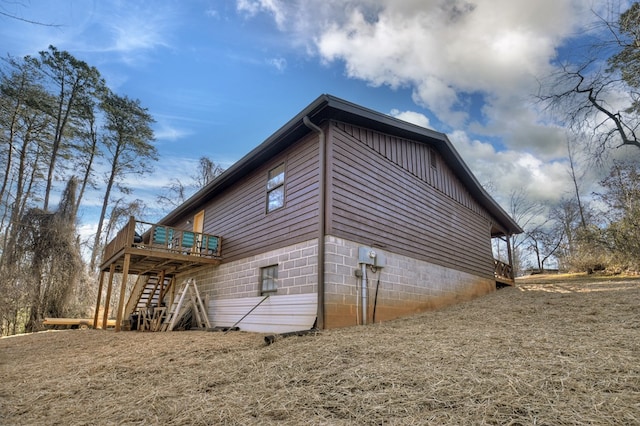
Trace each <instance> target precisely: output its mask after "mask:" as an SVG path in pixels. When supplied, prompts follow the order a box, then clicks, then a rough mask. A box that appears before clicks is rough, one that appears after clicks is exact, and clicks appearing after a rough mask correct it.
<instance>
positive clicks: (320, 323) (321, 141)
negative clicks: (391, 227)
mask: <svg viewBox="0 0 640 426" xmlns="http://www.w3.org/2000/svg"><path fill="white" fill-rule="evenodd" d="M302 122H303V123H304V125H305V126H307V127H308V128H309V129H311V130H313V131H315V132H317V133H318V311H317V316H316V318H317V324H316V326H317V328H319V329H320V330H322V329H324V246H325V244H324V236H325V233H326V228H325V212H326V205H327V195H326V182H325V180H326V179H325V168H326V166H325V164H326V155H327V154H326V138H325V135H324V131H323V130H322V129H321V128H320V127H318V126H316V125H315V124H313V123H312V122H311V120H310V119H309V117H308V116H306V115H305V116H304V117H303V118H302Z"/></svg>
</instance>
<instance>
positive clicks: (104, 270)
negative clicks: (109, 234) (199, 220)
mask: <svg viewBox="0 0 640 426" xmlns="http://www.w3.org/2000/svg"><path fill="white" fill-rule="evenodd" d="M221 250H222V238H221V237H219V236H216V235H211V234H205V233H201V232H193V231H189V230H185V229H179V228H174V227H170V226H166V225H161V224H155V223H148V222H142V221H137V220H135V218H134V217H131V218H130V219H129V222H128V223H127V225H126V226H125V227H124V228H122V229H121V230H120V231H119V232H118V234H117V235H116V237H115V238H114V239H113V240H112V241H110V242H109V244H107V246H106V247H105V249H104V253H103V256H102V263H101V264H100V283H99V285H98V299H97V301H96V314H95V317H94V320H93V326H94V327H96V326H97V324H98V320H99V318H98V316H99V315H98V313H97V312H99V310H100V306H101V305H103V306H106V307H108V306H109V305H110V300H111V293H112V291H113V284H114V283H113V281H114V277H115V276H116V275H120V294H119V301H118V308H117V312H116V313H115V317H116V322H115V329H116V331H119V330H120V329H121V327H122V323H123V321H125V318H126V317H127V315H128V314H129V313H130V311H131V309H130V306H134V305H136V303H137V301H138V299H139V298H140V291H139V290H140V288H142V287H144V283H145V281H141V280H138V283H136V286H135V287H134V289H133V291H131V294H130V295H129V296H128V297H129V302H125V300H126V295H125V292H126V287H127V285H126V284H127V281H128V277H129V275H137V276H138V277H139V278H140V277H143V276H150V275H156V276H159V277H161V278H160V280H161V281H162V282H163V283H164V280H165V277H170V276H172V277H175V275H176V274H178V273H180V272H182V271H185V270H187V269H191V268H194V267H200V266H206V265H218V264H220V262H221V261H222V257H221ZM105 276H108V279H107V280H106V281H107V282H106V284H107V289H106V296H105V300H104V304H103V303H102V296H103V295H102V290H103V286H104V284H105ZM172 283H173V281H172ZM167 290H168V289H165V288H163V286H161V287H160V293H161V294H164V293H165V292H166V291H167ZM172 291H175V290H172ZM125 307H127V308H126V309H125ZM108 315H109V311H108V309H104V314H103V324H104V323H106V321H107V318H108Z"/></svg>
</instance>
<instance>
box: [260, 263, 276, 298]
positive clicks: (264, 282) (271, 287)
mask: <svg viewBox="0 0 640 426" xmlns="http://www.w3.org/2000/svg"><path fill="white" fill-rule="evenodd" d="M277 291H278V265H271V266H266V267H264V268H260V295H261V296H266V295H267V294H274V293H276V292H277Z"/></svg>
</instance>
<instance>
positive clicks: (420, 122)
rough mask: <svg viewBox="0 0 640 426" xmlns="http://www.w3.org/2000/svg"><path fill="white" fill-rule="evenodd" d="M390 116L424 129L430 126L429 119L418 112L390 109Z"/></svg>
mask: <svg viewBox="0 0 640 426" xmlns="http://www.w3.org/2000/svg"><path fill="white" fill-rule="evenodd" d="M391 116H392V117H395V118H398V119H400V120H404V121H406V122H409V123H413V124H415V125H417V126H420V127H424V128H426V129H428V128H430V127H431V125H430V124H429V118H428V117H427V116H426V115H424V114H421V113H419V112H415V111H400V110H398V109H392V110H391Z"/></svg>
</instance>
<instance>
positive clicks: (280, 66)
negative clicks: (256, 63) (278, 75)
mask: <svg viewBox="0 0 640 426" xmlns="http://www.w3.org/2000/svg"><path fill="white" fill-rule="evenodd" d="M267 64H268V65H269V66H271V67H273V68H275V69H276V71H278V72H284V70H285V69H286V68H287V60H286V59H285V58H282V57H278V58H270V59H267Z"/></svg>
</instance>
